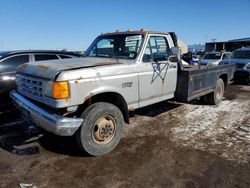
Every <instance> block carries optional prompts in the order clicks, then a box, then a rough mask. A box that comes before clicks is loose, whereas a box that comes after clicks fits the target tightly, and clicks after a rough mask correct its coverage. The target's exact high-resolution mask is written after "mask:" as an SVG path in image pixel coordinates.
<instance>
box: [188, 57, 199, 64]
mask: <svg viewBox="0 0 250 188" xmlns="http://www.w3.org/2000/svg"><path fill="white" fill-rule="evenodd" d="M199 61H200V56H199V55H192V60H191V61H190V65H194V64H195V63H199Z"/></svg>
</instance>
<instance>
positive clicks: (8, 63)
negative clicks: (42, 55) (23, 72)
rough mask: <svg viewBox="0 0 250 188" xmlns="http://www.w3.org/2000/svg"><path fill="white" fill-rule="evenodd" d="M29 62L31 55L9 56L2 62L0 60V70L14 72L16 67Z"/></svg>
mask: <svg viewBox="0 0 250 188" xmlns="http://www.w3.org/2000/svg"><path fill="white" fill-rule="evenodd" d="M28 62H29V55H18V56H14V57H9V58H7V59H5V60H3V61H2V62H0V72H1V73H2V72H12V71H15V70H16V68H17V67H18V66H19V65H21V64H23V63H28Z"/></svg>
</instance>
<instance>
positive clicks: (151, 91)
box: [139, 35, 177, 107]
mask: <svg viewBox="0 0 250 188" xmlns="http://www.w3.org/2000/svg"><path fill="white" fill-rule="evenodd" d="M169 37H170V36H168V35H149V36H148V38H147V41H146V47H145V49H144V53H143V56H142V60H141V63H140V73H139V106H140V107H143V106H147V105H150V104H153V103H156V102H159V101H163V100H166V99H169V98H173V97H174V92H175V89H176V83H177V64H176V63H171V62H169V61H168V58H167V57H168V56H169V55H170V51H171V50H170V46H173V42H172V41H171V42H172V44H171V43H170V45H169V40H170V39H169Z"/></svg>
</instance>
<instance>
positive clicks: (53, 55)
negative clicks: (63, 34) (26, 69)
mask: <svg viewBox="0 0 250 188" xmlns="http://www.w3.org/2000/svg"><path fill="white" fill-rule="evenodd" d="M81 56H82V55H80V54H77V53H73V52H66V51H52V50H49V51H45V50H27V51H8V52H0V95H2V94H8V92H9V91H10V90H12V89H14V88H15V73H16V68H17V67H18V66H19V65H21V64H23V63H31V62H36V61H44V60H53V59H66V58H76V57H81Z"/></svg>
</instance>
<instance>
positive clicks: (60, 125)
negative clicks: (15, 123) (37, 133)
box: [10, 91, 83, 136]
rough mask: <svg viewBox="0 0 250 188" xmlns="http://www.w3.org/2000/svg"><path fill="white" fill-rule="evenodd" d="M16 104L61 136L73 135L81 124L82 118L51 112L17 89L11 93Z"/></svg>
mask: <svg viewBox="0 0 250 188" xmlns="http://www.w3.org/2000/svg"><path fill="white" fill-rule="evenodd" d="M10 97H11V98H12V100H13V101H14V104H15V106H16V107H17V108H18V109H19V110H20V111H21V112H24V113H25V114H26V115H27V113H28V116H29V118H30V120H31V121H32V122H33V123H35V124H36V125H37V126H39V127H41V128H43V129H45V130H47V131H49V132H52V133H54V134H56V135H59V136H72V135H73V134H74V133H75V132H76V131H77V129H78V128H79V127H80V126H81V124H82V122H83V119H82V118H67V117H62V116H58V115H56V114H51V113H49V112H47V111H45V110H43V109H42V108H40V107H38V106H36V105H35V104H34V103H32V102H30V101H29V100H27V99H26V98H24V97H23V96H22V95H20V94H19V93H18V92H16V91H12V92H11V93H10Z"/></svg>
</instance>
